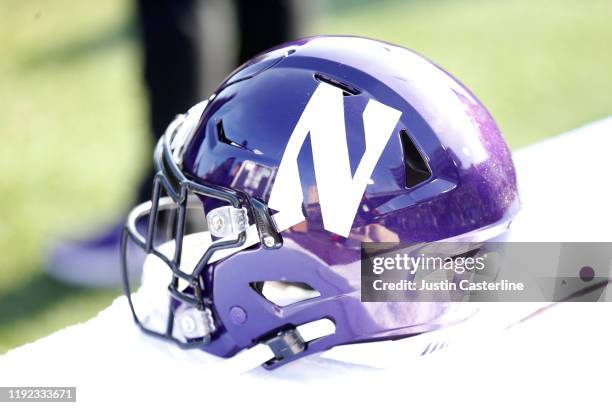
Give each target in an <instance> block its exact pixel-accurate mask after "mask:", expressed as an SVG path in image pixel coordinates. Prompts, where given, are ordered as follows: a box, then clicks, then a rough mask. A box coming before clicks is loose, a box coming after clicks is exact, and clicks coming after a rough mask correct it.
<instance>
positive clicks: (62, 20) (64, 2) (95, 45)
mask: <svg viewBox="0 0 612 408" xmlns="http://www.w3.org/2000/svg"><path fill="white" fill-rule="evenodd" d="M0 4H1V7H0V38H2V43H1V46H0V112H1V113H0V140H1V141H2V147H0V197H2V199H1V200H0V248H1V249H2V252H3V253H2V256H0V353H1V352H3V351H6V350H8V349H10V348H12V347H14V346H16V345H19V344H23V343H25V342H28V341H31V340H34V339H36V338H39V337H41V336H43V335H45V334H48V333H50V332H52V331H55V330H57V329H59V328H61V327H64V326H66V325H68V324H71V323H75V322H78V321H83V320H85V319H87V318H89V317H91V316H94V315H95V314H96V312H97V311H98V310H100V309H102V308H103V307H105V306H106V305H108V304H109V303H110V302H111V300H112V299H113V298H114V297H115V296H116V295H117V294H118V293H119V291H118V290H114V291H113V290H87V289H79V288H74V287H70V286H66V285H63V284H60V283H57V282H55V281H53V280H52V279H50V278H47V277H46V275H45V274H44V264H43V259H44V251H45V249H46V245H47V244H48V242H49V241H50V240H51V239H52V238H53V237H54V236H57V235H58V234H66V233H74V231H75V230H80V229H82V225H84V224H85V225H88V224H89V225H92V228H93V227H95V226H99V225H102V224H103V223H104V221H105V220H113V219H115V218H116V217H118V216H120V215H121V214H122V213H123V211H124V210H125V208H126V207H127V206H128V205H129V203H130V202H131V199H132V192H131V188H132V186H133V183H134V181H135V180H137V178H138V177H139V176H140V171H141V165H142V163H143V157H144V155H145V154H148V153H147V152H148V144H147V143H148V138H147V136H146V132H147V127H146V123H147V122H146V116H145V107H144V103H143V102H144V99H143V88H142V86H141V77H140V71H139V69H140V65H139V64H140V59H139V53H138V44H137V42H136V40H135V37H134V24H133V21H134V20H133V18H132V15H131V2H129V1H120V0H109V1H104V2H95V3H90V2H79V1H76V0H55V1H53V2H48V1H43V0H30V1H20V0H0ZM325 11H327V12H325ZM610 21H612V3H611V2H609V1H608V0H590V1H577V0H539V1H528V0H516V1H510V0H499V1H477V0H466V1H451V0H439V1H431V0H429V1H426V0H422V1H414V0H413V1H391V0H388V1H377V2H374V4H372V2H367V1H363V0H350V1H348V0H345V1H341V0H334V1H330V2H329V3H328V4H327V6H326V7H325V6H324V7H322V10H321V12H320V13H318V15H317V16H316V18H314V19H313V21H310V22H309V23H308V24H307V25H306V32H305V34H318V33H342V34H359V35H365V36H370V37H375V38H379V39H383V40H387V41H390V42H394V43H398V44H401V45H405V46H407V47H409V48H412V49H414V50H417V51H419V52H420V53H423V54H425V55H428V56H430V57H431V58H432V59H433V60H434V61H436V62H437V63H439V64H440V65H442V66H443V67H445V68H447V69H448V70H449V71H451V72H452V73H454V74H455V75H457V76H458V77H459V78H461V79H462V81H463V82H464V83H466V84H467V85H468V86H469V87H471V88H472V89H473V90H474V91H475V93H476V94H477V95H478V96H479V97H480V98H481V99H482V100H483V101H484V102H485V104H487V106H488V107H489V108H490V110H491V112H492V113H493V115H494V116H495V117H496V118H497V120H498V122H499V124H500V126H501V128H502V130H503V131H504V133H505V134H506V136H507V137H508V140H509V141H510V143H511V145H512V146H513V147H519V146H523V145H526V144H529V143H532V142H534V141H536V140H539V139H542V138H545V137H548V136H551V135H554V134H557V133H559V132H562V131H564V130H567V129H571V128H573V127H576V126H579V125H581V124H584V123H587V122H589V121H592V120H595V119H598V118H601V117H605V116H608V115H610V114H611V113H612V98H611V97H610V95H612V75H611V74H610V69H611V68H610V67H612V53H611V52H610V44H612V24H610Z"/></svg>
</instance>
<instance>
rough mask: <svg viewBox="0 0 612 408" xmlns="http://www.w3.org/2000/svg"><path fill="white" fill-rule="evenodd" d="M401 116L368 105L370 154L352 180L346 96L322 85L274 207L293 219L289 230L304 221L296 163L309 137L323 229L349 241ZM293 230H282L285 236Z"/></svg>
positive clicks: (282, 173)
mask: <svg viewBox="0 0 612 408" xmlns="http://www.w3.org/2000/svg"><path fill="white" fill-rule="evenodd" d="M400 116H401V112H400V111H398V110H396V109H393V108H391V107H389V106H386V105H383V104H382V103H380V102H377V101H374V100H370V101H369V102H368V104H367V106H366V108H365V110H364V112H363V127H364V133H365V143H366V148H365V152H364V153H363V156H362V157H361V160H360V162H359V165H358V166H357V170H356V171H355V176H354V177H352V176H351V167H350V162H349V155H348V146H347V141H346V129H345V124H344V99H343V95H342V90H341V89H339V88H336V87H334V86H331V85H329V84H326V83H321V84H320V85H319V86H318V87H317V89H316V90H315V92H314V94H313V95H312V97H311V98H310V101H308V104H307V105H306V108H305V109H304V112H303V113H302V116H301V117H300V119H299V120H298V123H297V125H296V126H295V129H294V130H293V133H292V134H291V138H290V139H289V143H288V144H287V147H286V148H285V152H284V154H283V158H282V160H281V163H280V167H279V169H278V174H277V175H276V180H275V182H274V186H273V187H272V192H271V195H270V201H269V203H268V205H269V207H270V208H272V209H274V210H277V211H278V212H279V214H278V215H281V214H283V218H284V219H291V220H292V222H291V223H290V224H294V223H298V222H300V221H302V220H303V216H301V214H302V210H301V208H302V202H303V200H304V194H303V191H302V185H301V182H300V175H299V169H298V163H297V158H298V154H299V153H300V149H301V148H302V145H303V144H304V141H305V140H306V136H308V134H310V141H311V145H312V154H313V164H314V169H315V177H316V181H317V190H318V194H319V203H320V205H321V212H322V215H323V225H324V227H325V229H326V230H327V231H330V232H333V233H336V234H338V235H342V236H344V237H347V236H348V234H349V232H350V230H351V227H352V225H353V220H354V219H355V215H356V214H357V208H358V206H359V203H360V201H361V197H362V196H363V192H364V191H365V188H366V185H367V183H368V181H369V180H370V177H371V176H372V172H373V171H374V167H375V166H376V163H377V162H378V159H379V158H380V155H381V154H382V152H383V150H384V148H385V146H386V145H387V142H388V141H389V138H390V137H391V132H392V131H393V129H394V128H395V126H396V124H397V122H398V120H399V118H400ZM276 218H277V217H275V219H276ZM298 220H299V221H298ZM289 226H291V225H283V226H282V227H281V226H280V225H279V227H281V228H280V229H281V230H282V229H284V228H287V227H289Z"/></svg>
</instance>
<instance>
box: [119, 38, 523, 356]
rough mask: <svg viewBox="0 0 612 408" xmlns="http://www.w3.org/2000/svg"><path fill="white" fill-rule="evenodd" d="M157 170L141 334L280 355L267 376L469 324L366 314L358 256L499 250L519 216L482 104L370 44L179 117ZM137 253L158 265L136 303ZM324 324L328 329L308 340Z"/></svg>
mask: <svg viewBox="0 0 612 408" xmlns="http://www.w3.org/2000/svg"><path fill="white" fill-rule="evenodd" d="M154 157H155V165H156V169H157V175H156V178H155V185H154V190H153V195H152V200H151V201H150V202H148V203H144V204H141V205H139V206H138V207H136V208H135V209H134V210H133V211H132V213H131V214H130V216H129V218H128V221H127V224H126V227H125V233H124V236H123V245H122V246H123V250H122V259H123V269H124V273H123V276H124V282H125V288H126V293H127V295H128V299H129V301H130V305H131V307H132V312H133V314H134V318H135V319H136V322H137V323H138V324H139V326H140V327H141V328H142V329H143V330H144V331H145V332H147V333H150V334H154V335H157V336H160V337H163V338H167V339H170V340H173V341H175V342H176V343H177V344H178V345H180V346H181V347H196V348H201V349H202V350H204V351H207V352H210V353H213V354H215V355H218V356H224V357H229V356H232V355H234V354H236V353H238V352H239V351H241V350H244V349H248V348H251V347H253V346H256V345H258V344H265V345H267V346H269V347H270V350H271V352H272V353H271V355H272V358H271V359H270V360H268V361H267V362H265V363H264V366H265V367H267V368H274V367H278V366H280V365H282V364H284V363H287V362H289V361H292V360H294V359H296V358H299V357H302V356H306V355H309V354H312V353H315V352H320V351H323V350H327V349H329V348H331V347H334V346H336V345H341V344H348V343H356V342H365V341H373V340H386V339H397V338H402V337H407V336H411V335H415V334H419V333H423V332H427V331H431V330H435V329H436V328H440V327H443V326H445V325H448V324H452V323H454V322H458V321H461V320H462V319H464V318H466V317H467V316H469V314H470V311H469V310H468V311H466V310H463V309H464V308H461V307H460V306H466V305H459V304H453V303H444V302H439V303H433V302H432V303H425V302H413V303H410V302H404V303H391V302H389V303H384V302H380V303H365V302H361V301H360V256H361V243H362V242H396V243H416V242H435V241H440V240H453V239H460V240H466V239H468V240H470V239H472V240H487V239H490V238H493V237H495V236H498V235H499V234H501V233H503V232H504V231H505V230H506V229H507V228H508V226H509V224H510V222H511V220H512V218H513V217H514V215H515V214H516V213H517V211H518V209H519V198H518V192H517V186H516V177H515V171H514V166H513V163H512V158H511V155H510V151H509V149H508V146H507V145H506V143H505V141H504V139H503V137H502V135H501V133H500V130H499V129H498V127H497V125H496V124H495V122H494V120H493V118H492V117H491V115H490V114H489V112H488V111H487V110H486V108H485V107H484V106H483V105H482V104H481V103H480V101H479V100H478V99H476V97H475V96H474V95H473V94H472V93H471V92H470V91H469V90H468V89H466V88H465V87H464V86H463V85H462V84H461V83H460V82H458V81H457V80H456V79H455V78H453V77H452V76H451V75H450V74H448V73H447V72H445V71H444V70H442V69H441V68H439V67H437V66H436V65H434V64H433V63H431V62H430V61H428V60H427V59H425V58H423V57H422V56H420V55H418V54H416V53H414V52H412V51H410V50H407V49H404V48H401V47H398V46H395V45H391V44H388V43H384V42H380V41H375V40H371V39H365V38H358V37H341V36H321V37H312V38H306V39H303V40H299V41H295V42H291V43H287V44H284V45H281V46H279V47H277V48H275V49H272V50H270V51H268V52H265V53H263V54H260V55H258V56H256V57H255V58H253V59H252V60H250V61H249V62H247V63H246V64H244V65H242V66H241V67H239V68H238V69H237V70H236V71H234V72H233V73H232V74H231V75H230V76H229V77H228V78H227V79H226V80H225V81H224V82H223V83H222V84H221V85H220V86H219V88H218V89H217V91H216V92H215V94H214V95H212V96H211V97H210V98H209V99H208V100H207V101H203V102H201V103H200V104H198V105H196V106H195V107H193V108H192V109H191V110H190V111H189V112H188V113H186V114H185V115H181V116H179V117H177V119H176V120H175V121H174V122H173V123H172V124H170V126H169V128H168V130H167V132H166V134H165V135H164V136H163V137H162V138H161V139H160V141H159V143H158V145H157V148H156V150H155V156H154ZM162 224H163V225H164V226H162ZM162 230H165V231H166V232H167V235H165V236H164V234H163V233H162ZM133 248H140V249H141V250H142V251H143V252H145V253H146V254H148V256H147V261H145V262H144V264H142V268H140V269H144V273H143V276H142V287H141V288H140V289H139V290H138V292H136V293H134V294H132V290H133V289H136V287H135V284H134V283H131V282H130V278H131V277H133V276H139V272H140V271H129V270H128V265H131V263H130V262H128V257H129V256H130V251H131V250H132V249H133ZM164 271H165V272H164ZM138 297H140V299H138ZM143 305H144V306H143ZM153 309H154V310H156V312H151V310H153ZM143 310H144V311H143ZM156 314H157V315H156ZM317 322H326V323H328V325H327V327H328V329H326V330H323V331H322V332H320V333H319V334H316V333H315V334H312V333H310V334H305V331H306V330H303V329H302V328H305V329H308V328H309V327H311V326H309V325H313V324H315V323H317ZM329 327H331V329H329Z"/></svg>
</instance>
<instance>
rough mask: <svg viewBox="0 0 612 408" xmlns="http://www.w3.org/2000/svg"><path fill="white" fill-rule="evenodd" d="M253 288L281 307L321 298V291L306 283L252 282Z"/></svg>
mask: <svg viewBox="0 0 612 408" xmlns="http://www.w3.org/2000/svg"><path fill="white" fill-rule="evenodd" d="M251 287H252V288H253V289H254V290H255V291H256V292H257V293H259V294H260V295H261V296H263V297H264V298H265V299H266V300H268V301H270V302H272V303H274V304H275V305H277V306H281V307H284V306H289V305H293V304H295V303H298V302H302V301H304V300H308V299H314V298H316V297H319V296H321V293H319V291H317V290H315V289H314V288H313V287H312V286H310V285H309V284H307V283H304V282H285V281H262V282H252V283H251Z"/></svg>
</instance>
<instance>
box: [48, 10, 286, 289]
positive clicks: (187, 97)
mask: <svg viewBox="0 0 612 408" xmlns="http://www.w3.org/2000/svg"><path fill="white" fill-rule="evenodd" d="M233 3H234V6H235V15H236V19H237V24H236V26H237V33H236V36H237V42H238V44H237V45H238V52H237V57H238V61H236V63H235V64H234V65H235V66H238V65H239V64H241V63H243V62H244V61H246V60H248V59H249V58H251V57H253V56H255V55H256V54H258V53H260V52H261V51H264V50H266V49H268V48H271V47H273V46H275V45H277V44H280V43H283V42H286V41H289V40H291V39H293V38H295V36H296V35H297V33H296V32H295V27H296V25H295V23H296V18H297V13H296V12H295V9H294V3H293V1H291V0H235V1H234V2H233ZM221 4H222V5H223V3H221ZM206 5H207V4H206V0H137V7H138V10H137V11H138V17H139V24H140V29H141V30H140V33H141V36H140V38H141V41H142V46H143V51H144V52H143V57H144V79H145V84H146V88H147V92H148V103H149V116H150V126H151V131H150V134H151V136H152V142H151V146H154V145H155V143H156V142H157V140H158V138H159V137H160V136H161V135H162V134H163V133H164V131H165V129H166V127H167V126H168V124H169V123H170V122H171V121H172V120H173V119H174V117H175V115H177V114H178V113H183V112H186V111H187V110H188V109H189V108H190V107H191V106H193V105H195V104H196V103H197V102H199V101H201V100H203V99H206V98H207V97H208V95H206V94H203V93H204V92H203V89H204V86H203V83H204V81H205V79H206V75H209V74H207V72H204V71H205V69H204V67H203V61H205V58H207V57H209V54H208V53H206V52H205V51H207V50H206V41H205V40H206V39H205V38H203V36H202V33H203V32H204V31H205V30H203V28H204V27H202V25H203V24H205V23H204V18H203V17H204V16H203V15H202V10H204V12H205V10H206V9H205V8H204V9H202V7H203V6H206ZM227 23H228V24H231V23H232V22H231V21H228V22H227ZM209 40H210V39H209ZM213 40H214V39H213ZM209 44H210V42H209ZM232 51H233V50H227V51H225V50H222V52H230V53H233V52H232ZM227 73H228V74H229V72H227ZM151 156H152V154H147V157H148V158H149V164H148V166H149V167H148V170H147V171H146V172H145V174H146V177H144V179H143V181H142V183H141V185H140V187H139V189H138V197H137V198H138V202H144V201H148V200H150V196H151V189H152V184H153V163H152V160H151ZM122 227H123V220H120V221H119V222H117V224H115V225H112V226H110V227H109V228H108V229H107V230H106V231H103V232H102V233H100V234H98V235H95V236H90V237H87V238H86V239H84V240H81V241H60V242H57V243H56V244H55V245H54V247H53V249H52V251H51V253H50V256H49V260H48V265H47V270H48V271H49V273H50V274H51V275H53V276H55V277H56V278H58V279H60V280H62V281H66V282H70V283H74V284H79V285H84V286H115V285H117V286H118V285H119V284H120V270H119V269H120V268H119V242H120V237H121V230H122Z"/></svg>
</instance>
